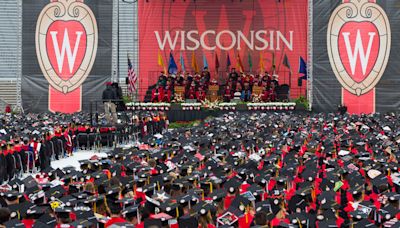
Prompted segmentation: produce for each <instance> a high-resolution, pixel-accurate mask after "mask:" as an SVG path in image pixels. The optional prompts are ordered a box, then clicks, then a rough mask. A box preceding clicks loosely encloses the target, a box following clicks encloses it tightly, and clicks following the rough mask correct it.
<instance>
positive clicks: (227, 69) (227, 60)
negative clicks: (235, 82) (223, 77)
mask: <svg viewBox="0 0 400 228" xmlns="http://www.w3.org/2000/svg"><path fill="white" fill-rule="evenodd" d="M226 56H227V57H226V71H229V67H230V66H231V65H232V63H231V58H230V57H229V53H228V52H227V53H226Z"/></svg>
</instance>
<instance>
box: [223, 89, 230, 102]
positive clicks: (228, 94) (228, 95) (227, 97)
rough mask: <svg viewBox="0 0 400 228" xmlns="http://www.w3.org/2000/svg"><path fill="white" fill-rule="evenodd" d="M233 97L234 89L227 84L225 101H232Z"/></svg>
mask: <svg viewBox="0 0 400 228" xmlns="http://www.w3.org/2000/svg"><path fill="white" fill-rule="evenodd" d="M231 99H232V90H231V87H230V86H229V85H227V86H226V87H225V89H224V101H225V102H230V101H231Z"/></svg>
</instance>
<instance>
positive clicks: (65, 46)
mask: <svg viewBox="0 0 400 228" xmlns="http://www.w3.org/2000/svg"><path fill="white" fill-rule="evenodd" d="M57 33H58V32H56V31H52V32H50V34H51V37H52V39H53V46H54V51H55V54H56V58H57V64H58V71H59V72H60V73H61V72H62V70H63V65H64V56H65V52H67V60H68V66H69V72H70V73H71V74H72V70H73V68H74V64H75V59H76V54H77V53H78V48H79V42H80V40H81V36H82V34H83V32H76V41H75V47H74V53H72V50H71V44H70V42H69V36H68V30H67V29H65V31H64V39H63V43H62V47H61V51H60V46H58V41H57Z"/></svg>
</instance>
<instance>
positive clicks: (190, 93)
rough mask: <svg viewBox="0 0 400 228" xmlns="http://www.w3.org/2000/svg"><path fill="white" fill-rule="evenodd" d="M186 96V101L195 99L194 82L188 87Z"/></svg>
mask: <svg viewBox="0 0 400 228" xmlns="http://www.w3.org/2000/svg"><path fill="white" fill-rule="evenodd" d="M186 94H187V97H186V98H187V99H195V98H196V86H195V83H194V82H193V83H192V84H191V85H190V87H189V89H188V91H187V93H186Z"/></svg>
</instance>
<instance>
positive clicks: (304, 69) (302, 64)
mask: <svg viewBox="0 0 400 228" xmlns="http://www.w3.org/2000/svg"><path fill="white" fill-rule="evenodd" d="M299 73H300V74H304V75H303V76H301V77H300V79H301V80H307V63H306V61H304V59H303V57H301V56H300V58H299Z"/></svg>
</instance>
